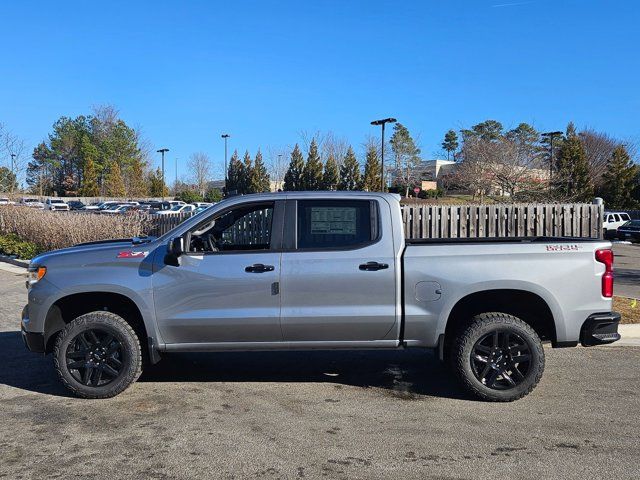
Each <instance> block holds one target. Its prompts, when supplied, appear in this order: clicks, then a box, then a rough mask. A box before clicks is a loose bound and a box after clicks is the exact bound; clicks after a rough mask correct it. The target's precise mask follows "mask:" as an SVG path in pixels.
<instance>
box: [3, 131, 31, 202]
mask: <svg viewBox="0 0 640 480" xmlns="http://www.w3.org/2000/svg"><path fill="white" fill-rule="evenodd" d="M0 157H5V158H6V159H7V167H8V168H9V169H10V170H11V172H12V173H13V174H14V175H15V176H16V180H18V179H20V178H21V177H22V174H23V173H24V171H25V169H26V167H27V164H28V159H27V156H26V144H25V142H24V140H23V139H21V138H20V137H18V136H17V135H15V134H13V133H12V132H10V131H9V130H7V129H6V128H5V127H4V125H3V124H2V123H0ZM9 193H13V184H11V185H10V190H9Z"/></svg>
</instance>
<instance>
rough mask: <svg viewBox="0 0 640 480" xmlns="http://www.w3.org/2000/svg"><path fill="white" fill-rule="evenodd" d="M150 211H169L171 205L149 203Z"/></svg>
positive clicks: (166, 203)
mask: <svg viewBox="0 0 640 480" xmlns="http://www.w3.org/2000/svg"><path fill="white" fill-rule="evenodd" d="M150 205H151V211H152V213H155V212H158V211H161V210H170V209H171V208H172V207H173V205H171V204H170V203H169V202H151V204H150Z"/></svg>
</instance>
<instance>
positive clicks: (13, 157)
mask: <svg viewBox="0 0 640 480" xmlns="http://www.w3.org/2000/svg"><path fill="white" fill-rule="evenodd" d="M15 158H16V154H15V153H12V154H11V173H12V174H13V176H14V177H15V176H16V166H15V161H14V159H15ZM16 183H17V181H16ZM13 184H14V182H13V181H12V182H11V185H10V187H9V190H10V191H11V193H13Z"/></svg>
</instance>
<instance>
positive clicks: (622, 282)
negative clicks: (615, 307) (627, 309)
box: [613, 243, 640, 298]
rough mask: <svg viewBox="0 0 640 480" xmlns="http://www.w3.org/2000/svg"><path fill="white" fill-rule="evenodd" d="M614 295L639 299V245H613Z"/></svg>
mask: <svg viewBox="0 0 640 480" xmlns="http://www.w3.org/2000/svg"><path fill="white" fill-rule="evenodd" d="M613 252H614V254H615V263H614V265H615V279H616V280H615V294H616V295H620V296H623V297H630V298H640V244H638V243H634V244H624V243H615V244H614V245H613Z"/></svg>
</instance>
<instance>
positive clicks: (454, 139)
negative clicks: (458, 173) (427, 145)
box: [442, 130, 459, 160]
mask: <svg viewBox="0 0 640 480" xmlns="http://www.w3.org/2000/svg"><path fill="white" fill-rule="evenodd" d="M458 146H459V144H458V134H457V133H456V131H455V130H449V131H448V132H447V133H445V135H444V142H442V148H444V149H445V150H446V151H447V160H449V155H450V154H451V153H453V159H454V160H455V159H456V150H458Z"/></svg>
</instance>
